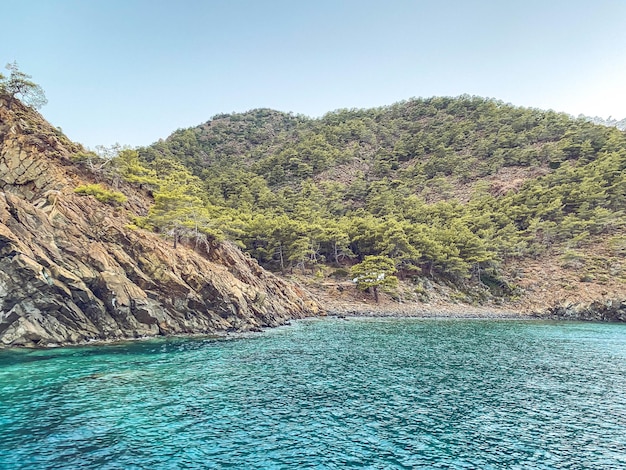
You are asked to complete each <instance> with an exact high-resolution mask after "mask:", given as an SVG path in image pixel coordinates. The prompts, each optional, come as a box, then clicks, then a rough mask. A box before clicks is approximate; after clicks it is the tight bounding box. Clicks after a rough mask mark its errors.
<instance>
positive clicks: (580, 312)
mask: <svg viewBox="0 0 626 470" xmlns="http://www.w3.org/2000/svg"><path fill="white" fill-rule="evenodd" d="M541 316H542V317H545V316H548V317H550V318H555V319H558V320H583V321H607V322H626V300H619V299H613V300H606V301H595V302H591V303H590V304H568V305H558V306H555V307H551V308H549V309H548V310H547V311H546V313H545V314H544V315H541Z"/></svg>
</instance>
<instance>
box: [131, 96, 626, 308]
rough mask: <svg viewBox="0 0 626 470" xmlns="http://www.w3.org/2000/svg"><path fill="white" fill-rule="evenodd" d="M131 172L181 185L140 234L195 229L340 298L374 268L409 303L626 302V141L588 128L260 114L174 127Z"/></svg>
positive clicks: (577, 123)
mask: <svg viewBox="0 0 626 470" xmlns="http://www.w3.org/2000/svg"><path fill="white" fill-rule="evenodd" d="M137 161H138V163H139V165H140V166H141V167H142V168H143V170H141V171H140V172H139V173H141V174H143V175H144V176H145V175H148V174H151V175H152V178H156V179H161V180H163V179H167V178H170V177H172V175H177V176H176V178H177V181H178V183H177V184H176V191H174V192H172V193H171V194H168V190H167V188H163V187H159V188H157V186H155V185H154V184H153V188H155V195H156V199H155V202H156V203H155V207H154V208H153V209H152V210H151V212H150V213H149V214H148V216H147V217H146V218H144V219H142V220H141V221H139V223H140V225H141V224H144V226H147V227H151V228H152V229H154V230H156V231H161V232H163V233H166V232H168V230H171V227H172V226H175V225H176V224H178V225H180V226H184V225H187V226H189V225H194V224H196V225H198V226H202V227H203V228H204V229H205V230H206V231H207V232H208V233H210V234H211V236H213V237H215V238H218V239H219V238H224V239H230V240H234V241H235V242H237V243H238V244H239V245H240V246H241V247H242V248H243V249H244V250H246V251H247V252H248V253H250V254H251V255H252V256H253V257H255V258H256V259H257V260H259V262H260V263H261V264H262V265H264V266H266V267H268V268H270V269H273V270H276V271H281V272H282V273H284V274H289V273H295V274H298V273H303V274H305V275H307V276H310V279H311V282H314V283H318V284H328V285H331V286H333V288H335V287H337V285H338V284H341V281H342V280H347V279H349V278H350V270H351V269H352V270H354V267H355V265H360V264H362V263H363V262H364V261H365V260H366V259H367V258H368V257H375V258H376V260H378V262H379V263H384V262H385V260H391V261H392V263H393V270H392V271H395V274H396V275H397V276H398V277H399V278H400V280H401V281H403V282H401V284H400V288H399V289H395V290H394V289H393V288H392V289H391V292H392V296H393V297H394V298H396V299H397V300H398V301H404V302H406V301H420V300H421V301H432V300H433V299H436V298H439V297H440V295H439V293H444V292H445V295H444V294H441V295H443V296H444V297H445V298H446V299H447V300H448V301H450V300H462V301H467V302H473V303H489V302H502V301H504V302H508V303H509V304H511V303H512V304H511V305H513V306H515V305H517V306H518V307H519V308H538V307H540V306H547V305H550V304H553V303H556V302H570V301H580V300H585V301H591V300H594V299H596V298H600V297H603V296H605V297H606V296H619V295H623V292H624V282H625V274H624V270H623V268H622V266H623V261H624V252H625V247H626V234H625V232H624V230H625V226H626V225H625V224H626V219H625V217H624V210H625V209H626V199H625V196H624V194H626V173H625V172H624V170H625V169H626V137H625V134H624V132H622V131H620V130H618V129H616V128H610V127H606V126H600V125H596V124H593V123H590V122H588V121H587V120H586V119H583V118H580V119H573V118H571V117H570V116H568V115H565V114H561V113H555V112H552V111H542V110H537V109H526V108H520V107H515V106H511V105H508V104H505V103H502V102H499V101H496V100H491V99H484V98H479V97H470V96H461V97H458V98H445V97H444V98H429V99H411V100H408V101H405V102H400V103H396V104H394V105H391V106H385V107H381V108H376V109H353V110H339V111H335V112H331V113H328V114H326V115H324V116H323V117H321V118H319V119H311V118H307V117H305V116H298V115H292V114H288V113H281V112H278V111H272V110H268V109H259V110H253V111H250V112H247V113H238V114H229V115H226V114H223V115H218V116H215V117H214V118H213V119H211V120H210V121H208V122H206V123H204V124H202V125H200V126H197V127H194V128H190V129H181V130H178V131H176V132H174V133H173V134H172V135H171V136H169V137H168V138H167V139H165V140H162V141H159V142H157V143H155V144H153V145H152V146H150V147H147V148H142V149H139V150H138V160H137ZM142 172H143V173H142ZM152 181H153V183H154V181H155V180H154V179H153V180H152ZM145 182H146V183H147V184H150V178H148V179H146V180H145ZM183 194H184V195H185V197H186V198H187V200H186V201H187V202H185V203H182V202H181V198H180V196H181V195H183ZM172 200H177V201H178V203H177V205H175V207H172V206H171V205H170V206H169V207H168V205H167V201H170V202H171V201H172ZM370 259H371V258H370ZM374 270H376V268H374ZM389 274H390V275H391V272H390V273H389ZM433 285H434V286H435V288H434V289H433V288H431V287H430V286H433ZM437 286H438V287H437ZM546 292H547V294H546Z"/></svg>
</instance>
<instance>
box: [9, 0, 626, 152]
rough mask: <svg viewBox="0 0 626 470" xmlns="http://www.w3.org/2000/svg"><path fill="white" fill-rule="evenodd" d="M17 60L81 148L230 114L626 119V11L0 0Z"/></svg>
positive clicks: (553, 6)
mask: <svg viewBox="0 0 626 470" xmlns="http://www.w3.org/2000/svg"><path fill="white" fill-rule="evenodd" d="M0 6H1V7H2V9H1V10H2V25H1V27H0V63H1V64H4V63H6V62H10V61H14V60H15V61H17V62H18V64H19V66H20V68H21V69H22V70H23V71H24V72H26V73H28V74H30V75H32V76H33V79H34V80H35V81H36V82H37V83H39V84H40V85H41V86H42V87H43V88H44V90H45V91H46V95H47V97H48V100H49V104H48V105H47V106H46V107H44V108H43V109H42V110H41V111H42V113H43V115H44V116H45V117H46V118H47V119H48V120H49V121H50V122H52V123H53V124H54V125H56V126H60V127H61V128H63V130H64V131H65V133H66V134H68V136H69V137H70V138H71V139H73V140H76V141H78V142H81V143H83V144H85V145H87V146H90V147H93V146H95V145H98V144H104V145H110V144H112V143H114V142H119V143H121V144H128V145H145V144H149V143H151V142H153V141H155V140H158V139H159V138H165V137H167V136H168V135H169V134H170V133H171V132H172V131H173V130H175V129H177V128H181V127H188V126H192V125H196V124H199V123H201V122H204V121H207V120H208V119H209V118H210V117H211V116H213V115H214V114H217V113H222V112H231V111H245V110H248V109H252V108H257V107H269V108H274V109H278V110H281V111H292V112H295V113H302V114H306V115H309V116H320V115H322V114H324V113H325V112H327V111H331V110H334V109H338V108H352V107H358V108H362V107H371V106H380V105H385V104H391V103H393V102H395V101H399V100H402V99H407V98H410V97H417V96H422V97H428V96H434V95H446V96H456V95H460V94H463V93H469V94H474V95H481V96H488V97H494V98H498V99H501V100H504V101H506V102H510V103H513V104H516V105H521V106H532V107H538V108H544V109H548V108H550V109H555V110H557V111H565V112H568V113H570V114H574V115H578V114H579V113H584V114H587V115H599V116H602V117H608V116H609V115H612V116H613V117H615V118H620V119H621V118H623V117H626V0H585V1H583V0H456V1H455V0H412V1H411V0H384V1H383V0H380V1H373V0H169V1H165V0H0Z"/></svg>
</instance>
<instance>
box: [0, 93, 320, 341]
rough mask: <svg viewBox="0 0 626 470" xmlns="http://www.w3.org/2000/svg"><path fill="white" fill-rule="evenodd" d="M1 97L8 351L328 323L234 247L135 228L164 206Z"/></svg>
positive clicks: (1, 320) (293, 289) (2, 293)
mask: <svg viewBox="0 0 626 470" xmlns="http://www.w3.org/2000/svg"><path fill="white" fill-rule="evenodd" d="M8 104H9V101H8V100H7V98H6V97H5V96H0V347H2V346H45V345H60V344H72V343H80V342H85V341H90V340H112V339H124V338H135V337H142V336H156V335H169V334H178V333H215V332H225V331H247V330H257V329H259V328H260V327H264V326H275V325H279V324H282V323H284V322H286V321H288V320H289V319H290V318H296V317H298V318H299V317H303V316H306V315H309V314H313V313H315V312H317V310H318V308H317V304H316V303H315V302H314V301H313V300H312V298H311V297H310V296H309V295H308V294H307V293H306V292H305V291H303V290H302V289H301V288H299V287H297V286H295V285H293V284H290V283H288V282H285V281H284V280H281V279H279V278H277V277H276V276H274V275H272V274H271V273H268V272H267V271H265V270H263V269H262V268H261V267H260V266H259V265H258V264H257V263H256V262H255V261H254V260H252V259H250V258H249V257H246V256H244V255H243V253H241V252H240V251H239V250H238V249H237V248H235V247H234V246H232V244H230V243H226V242H224V243H219V242H217V241H215V240H211V243H208V244H204V245H202V246H198V245H192V244H189V243H187V244H186V245H184V243H183V245H184V246H180V244H179V246H178V247H176V248H174V247H172V245H171V243H169V242H166V241H164V240H163V239H162V238H161V237H159V236H157V235H155V234H154V233H151V232H148V231H145V230H142V229H138V228H137V227H135V226H133V224H132V218H133V217H135V216H136V215H137V214H145V213H147V211H148V207H149V206H150V205H151V204H152V200H151V198H150V197H149V196H147V195H146V194H145V192H144V191H142V190H141V189H140V188H139V187H138V186H137V185H133V184H131V183H129V182H126V181H125V180H123V179H120V178H118V177H115V178H113V179H111V178H110V176H111V173H110V172H109V168H112V167H113V165H112V164H111V162H110V161H107V162H102V161H98V160H97V159H96V158H94V156H93V155H92V154H90V153H89V152H86V151H85V150H84V149H83V148H82V147H81V146H80V145H77V144H75V143H73V142H71V141H70V140H69V139H67V137H65V136H64V135H63V134H62V133H61V132H60V131H59V130H58V129H56V128H54V127H52V126H50V124H48V123H47V122H46V121H45V120H44V119H43V118H42V117H41V116H40V115H39V114H38V113H37V112H35V111H34V110H33V109H31V108H28V107H26V106H24V105H22V104H21V103H20V102H19V101H17V100H16V99H11V101H10V106H9V105H8Z"/></svg>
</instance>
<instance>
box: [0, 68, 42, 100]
mask: <svg viewBox="0 0 626 470" xmlns="http://www.w3.org/2000/svg"><path fill="white" fill-rule="evenodd" d="M6 69H7V70H8V71H9V76H8V77H7V76H4V75H2V74H0V94H2V95H5V96H6V97H7V98H8V106H9V108H10V107H11V105H12V104H13V102H14V101H15V100H16V99H19V100H20V101H21V102H22V103H24V104H25V105H27V106H30V107H31V108H34V109H39V108H41V107H42V106H44V105H45V104H47V103H48V100H47V99H46V95H45V93H44V91H43V89H42V88H41V86H39V85H38V84H36V83H35V82H33V81H32V80H31V78H32V77H31V76H30V75H27V74H25V73H24V72H22V71H21V70H20V69H19V68H18V66H17V63H16V62H12V63H9V64H7V65H6Z"/></svg>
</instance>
